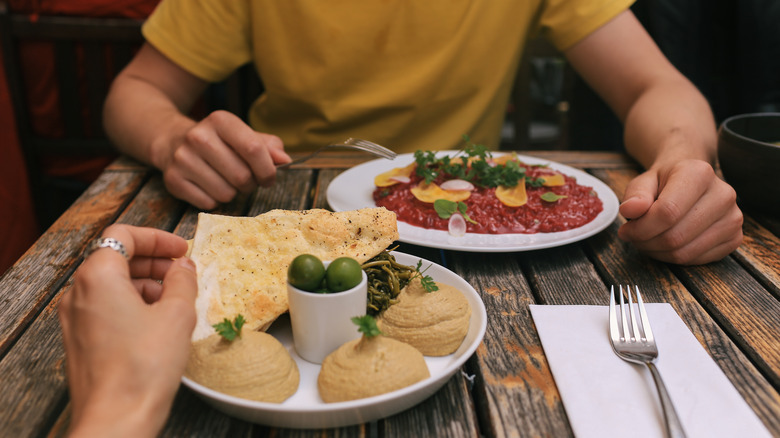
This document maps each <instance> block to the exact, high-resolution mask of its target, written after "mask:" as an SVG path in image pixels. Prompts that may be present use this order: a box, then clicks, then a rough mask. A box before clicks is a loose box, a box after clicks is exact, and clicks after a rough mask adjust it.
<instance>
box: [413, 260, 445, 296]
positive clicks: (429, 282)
mask: <svg viewBox="0 0 780 438" xmlns="http://www.w3.org/2000/svg"><path fill="white" fill-rule="evenodd" d="M421 267H422V260H417V266H416V267H415V268H414V270H415V272H416V274H415V275H414V277H412V278H415V277H418V276H419V277H420V284H422V287H423V289H425V291H426V292H435V291H437V290H439V286H436V282H435V281H434V280H433V278H432V277H431V276H430V275H424V274H425V271H427V270H428V268H430V267H431V265H428V267H427V268H425V269H424V270H422V271H421V270H420V268H421Z"/></svg>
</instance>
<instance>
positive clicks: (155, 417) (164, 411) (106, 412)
mask: <svg viewBox="0 0 780 438" xmlns="http://www.w3.org/2000/svg"><path fill="white" fill-rule="evenodd" d="M169 410H170V407H169V406H161V405H160V404H159V403H156V402H155V401H154V400H153V399H151V398H148V397H147V398H142V399H133V398H131V397H122V396H116V397H109V398H107V399H106V400H94V401H93V402H91V403H88V405H87V406H85V407H84V408H83V409H81V412H79V413H77V412H76V411H75V409H74V413H73V417H72V419H71V421H72V423H71V425H70V430H69V433H68V436H69V437H71V438H77V437H78V438H81V437H105V436H111V437H120V438H121V437H128V438H129V437H155V436H157V435H158V433H159V431H160V429H162V427H163V425H164V424H165V420H166V418H167V417H168V413H169Z"/></svg>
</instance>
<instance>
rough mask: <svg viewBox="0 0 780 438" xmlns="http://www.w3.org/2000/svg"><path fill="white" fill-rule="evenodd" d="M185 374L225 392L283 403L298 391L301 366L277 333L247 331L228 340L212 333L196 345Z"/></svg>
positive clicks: (256, 399)
mask: <svg viewBox="0 0 780 438" xmlns="http://www.w3.org/2000/svg"><path fill="white" fill-rule="evenodd" d="M184 375H185V376H187V377H188V378H190V379H192V380H194V381H196V382H198V383H200V384H201V385H203V386H207V387H209V388H211V389H214V390H216V391H219V392H223V393H225V394H229V395H232V396H235V397H240V398H244V399H248V400H255V401H262V402H270V403H281V402H283V401H285V400H287V398H289V397H290V396H291V395H293V394H295V392H296V391H297V390H298V382H299V381H300V374H299V373H298V365H296V364H295V361H294V360H293V358H292V357H291V356H290V353H289V352H288V351H287V349H286V348H284V346H283V345H282V344H281V343H280V342H279V341H278V340H276V338H274V337H273V336H271V335H269V334H267V333H264V332H256V331H253V330H244V331H243V332H242V333H241V337H240V338H236V339H235V340H233V341H227V340H225V339H224V338H222V336H219V335H211V336H209V337H207V338H205V339H201V340H199V341H196V342H194V343H193V344H192V348H191V349H190V358H189V362H188V363H187V369H186V370H185V372H184Z"/></svg>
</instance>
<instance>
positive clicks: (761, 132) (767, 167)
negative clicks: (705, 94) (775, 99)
mask: <svg viewBox="0 0 780 438" xmlns="http://www.w3.org/2000/svg"><path fill="white" fill-rule="evenodd" d="M718 160H719V161H720V168H721V170H722V171H723V177H724V178H725V180H726V182H728V183H729V184H731V186H732V187H734V190H736V191H737V198H738V201H739V204H740V206H741V207H742V208H744V209H746V210H749V211H760V212H764V213H769V214H772V215H780V113H755V114H741V115H738V116H733V117H730V118H728V119H726V120H724V121H723V123H722V124H721V125H720V129H719V130H718Z"/></svg>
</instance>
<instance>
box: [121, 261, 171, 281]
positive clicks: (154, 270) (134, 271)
mask: <svg viewBox="0 0 780 438" xmlns="http://www.w3.org/2000/svg"><path fill="white" fill-rule="evenodd" d="M171 263H173V259H171V258H159V257H134V258H133V259H132V260H130V277H131V278H137V279H144V278H151V279H153V280H162V279H163V278H164V277H165V273H166V272H168V268H170V266H171Z"/></svg>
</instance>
